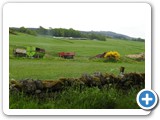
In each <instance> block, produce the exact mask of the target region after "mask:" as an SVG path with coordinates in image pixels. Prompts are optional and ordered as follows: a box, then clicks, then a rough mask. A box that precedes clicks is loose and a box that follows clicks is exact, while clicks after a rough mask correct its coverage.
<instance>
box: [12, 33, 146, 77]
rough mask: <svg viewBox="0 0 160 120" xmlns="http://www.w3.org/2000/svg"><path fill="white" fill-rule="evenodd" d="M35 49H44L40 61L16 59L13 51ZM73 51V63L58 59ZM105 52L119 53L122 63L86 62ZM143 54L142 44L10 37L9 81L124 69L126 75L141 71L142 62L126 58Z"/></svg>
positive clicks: (73, 75) (72, 75) (143, 68)
mask: <svg viewBox="0 0 160 120" xmlns="http://www.w3.org/2000/svg"><path fill="white" fill-rule="evenodd" d="M23 46H35V47H40V48H44V49H45V50H46V55H45V58H43V59H28V58H27V59H26V58H15V57H14V56H13V53H12V52H13V48H15V47H23ZM63 51H65V52H75V53H76V56H75V59H73V60H66V59H63V58H59V57H58V54H57V53H58V52H63ZM105 51H118V52H119V53H120V55H121V61H119V62H117V63H113V62H104V61H103V59H89V58H90V57H92V56H95V55H97V54H100V53H103V52H105ZM141 52H144V42H135V41H127V40H116V39H107V41H96V40H94V41H93V40H64V39H55V38H52V37H44V36H31V35H26V34H20V33H19V35H10V63H9V64H10V78H14V79H17V80H19V79H24V78H34V79H42V80H43V79H58V78H61V77H79V76H80V75H82V74H83V73H93V72H97V71H100V72H103V73H104V72H108V73H114V74H118V73H119V68H120V67H121V66H124V67H125V68H126V72H144V71H145V67H144V66H145V64H144V62H137V61H134V60H130V59H127V58H126V57H125V55H127V54H135V53H141Z"/></svg>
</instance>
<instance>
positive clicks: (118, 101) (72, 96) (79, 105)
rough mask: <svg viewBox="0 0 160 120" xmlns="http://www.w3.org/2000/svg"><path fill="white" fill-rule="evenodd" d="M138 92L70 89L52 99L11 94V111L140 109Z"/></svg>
mask: <svg viewBox="0 0 160 120" xmlns="http://www.w3.org/2000/svg"><path fill="white" fill-rule="evenodd" d="M137 92H138V90H135V89H132V90H129V91H120V90H117V89H114V88H110V89H106V88H103V89H99V88H97V87H93V88H85V89H84V90H83V91H82V92H80V91H79V90H78V89H74V88H73V87H70V88H69V89H67V90H65V91H63V92H62V93H54V95H53V96H52V97H49V94H48V96H43V97H41V98H40V97H37V96H26V95H23V94H21V93H20V94H15V95H14V94H10V109H12V108H14V109H131V108H132V109H138V108H139V107H138V105H137V103H136V99H135V98H136V95H137Z"/></svg>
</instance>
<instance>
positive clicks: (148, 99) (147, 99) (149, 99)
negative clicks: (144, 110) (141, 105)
mask: <svg viewBox="0 0 160 120" xmlns="http://www.w3.org/2000/svg"><path fill="white" fill-rule="evenodd" d="M142 101H145V102H146V105H149V101H153V98H150V97H149V94H148V93H146V97H145V98H142Z"/></svg>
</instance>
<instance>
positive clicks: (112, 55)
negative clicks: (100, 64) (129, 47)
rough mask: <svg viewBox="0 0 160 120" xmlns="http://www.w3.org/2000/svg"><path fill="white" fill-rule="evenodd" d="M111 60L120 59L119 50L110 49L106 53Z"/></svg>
mask: <svg viewBox="0 0 160 120" xmlns="http://www.w3.org/2000/svg"><path fill="white" fill-rule="evenodd" d="M104 58H106V59H107V60H109V61H118V60H119V59H120V54H119V53H118V52H117V51H109V52H107V53H106V54H105V55H104Z"/></svg>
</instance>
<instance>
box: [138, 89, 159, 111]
mask: <svg viewBox="0 0 160 120" xmlns="http://www.w3.org/2000/svg"><path fill="white" fill-rule="evenodd" d="M137 103H138V105H139V106H140V107H141V108H142V109H145V110H150V109H152V108H153V107H155V105H156V104H157V94H156V93H155V92H154V91H153V90H145V89H144V90H141V91H140V92H139V93H138V94H137Z"/></svg>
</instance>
